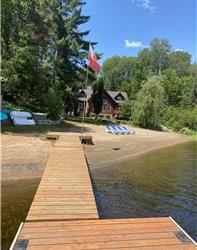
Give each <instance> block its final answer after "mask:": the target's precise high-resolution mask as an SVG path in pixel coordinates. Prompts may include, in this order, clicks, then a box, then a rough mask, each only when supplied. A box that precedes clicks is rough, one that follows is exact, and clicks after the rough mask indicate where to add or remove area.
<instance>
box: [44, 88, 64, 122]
mask: <svg viewBox="0 0 197 250" xmlns="http://www.w3.org/2000/svg"><path fill="white" fill-rule="evenodd" d="M60 95H61V92H59V91H57V90H55V89H53V88H49V90H48V93H47V100H48V112H47V116H48V118H49V119H52V120H58V119H60V118H61V117H62V108H63V107H62V102H61V98H60V97H61V96H60Z"/></svg>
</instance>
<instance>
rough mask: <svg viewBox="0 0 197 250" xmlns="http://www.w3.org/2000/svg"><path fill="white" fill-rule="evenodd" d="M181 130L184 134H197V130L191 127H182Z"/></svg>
mask: <svg viewBox="0 0 197 250" xmlns="http://www.w3.org/2000/svg"><path fill="white" fill-rule="evenodd" d="M179 132H180V133H181V134H184V135H191V136H197V132H196V131H193V130H191V129H189V128H182V129H181V130H180V131H179Z"/></svg>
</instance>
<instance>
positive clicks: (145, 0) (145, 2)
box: [131, 0, 156, 13]
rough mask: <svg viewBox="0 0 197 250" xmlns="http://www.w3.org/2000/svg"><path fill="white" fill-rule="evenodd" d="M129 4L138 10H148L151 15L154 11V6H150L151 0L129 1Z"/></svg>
mask: <svg viewBox="0 0 197 250" xmlns="http://www.w3.org/2000/svg"><path fill="white" fill-rule="evenodd" d="M131 2H132V3H134V4H136V5H137V6H138V7H140V8H144V9H147V10H149V11H150V12H151V13H153V12H154V11H155V9H156V8H155V6H153V5H152V2H151V0H131Z"/></svg>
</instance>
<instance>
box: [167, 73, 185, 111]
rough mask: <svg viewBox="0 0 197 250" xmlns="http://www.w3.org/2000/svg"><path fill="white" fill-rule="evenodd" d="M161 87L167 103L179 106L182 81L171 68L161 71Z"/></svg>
mask: <svg viewBox="0 0 197 250" xmlns="http://www.w3.org/2000/svg"><path fill="white" fill-rule="evenodd" d="M163 88H164V90H165V94H166V101H167V105H173V106H179V104H180V100H181V91H182V82H181V79H180V78H179V77H178V76H177V74H176V72H175V71H174V70H172V69H166V70H165V71H164V72H163Z"/></svg>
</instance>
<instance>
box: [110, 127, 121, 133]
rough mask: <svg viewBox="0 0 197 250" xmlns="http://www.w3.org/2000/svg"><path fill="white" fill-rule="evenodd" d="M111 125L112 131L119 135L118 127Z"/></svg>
mask: <svg viewBox="0 0 197 250" xmlns="http://www.w3.org/2000/svg"><path fill="white" fill-rule="evenodd" d="M111 127H112V128H113V130H114V133H115V134H116V135H119V134H121V133H122V132H121V131H120V130H119V129H118V127H116V126H111Z"/></svg>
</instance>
